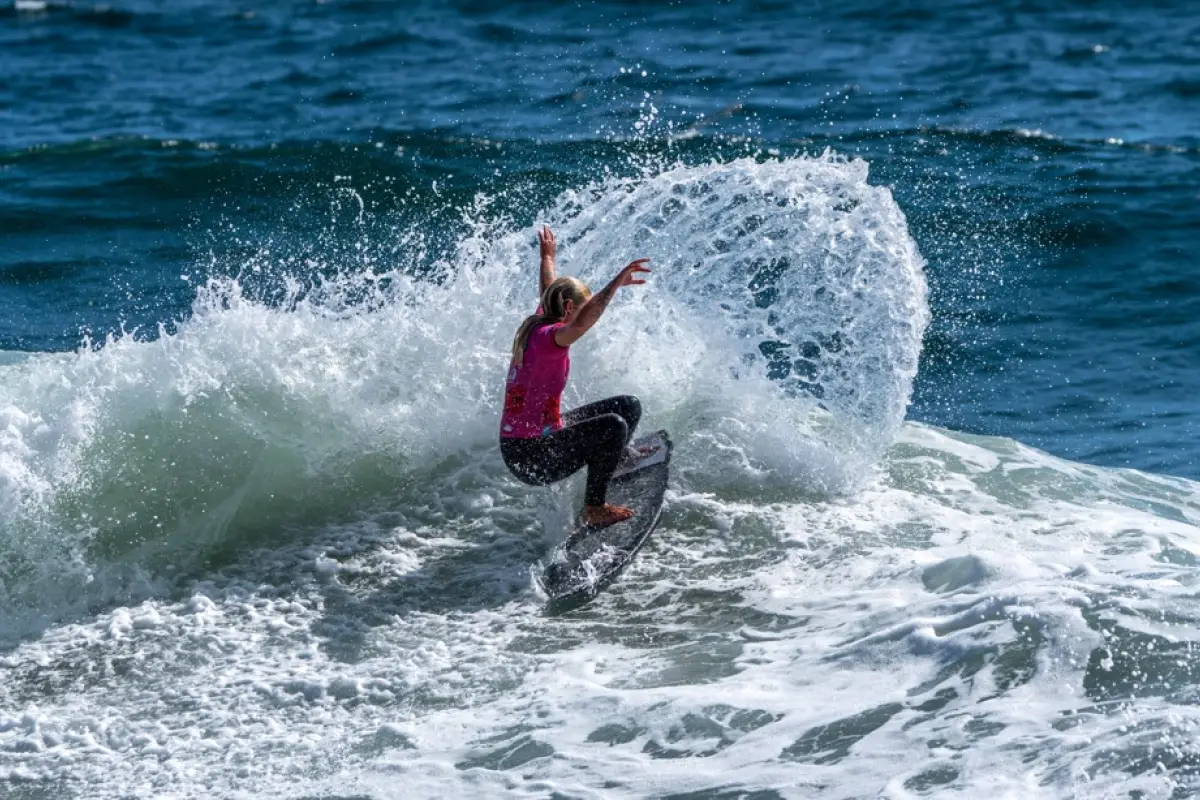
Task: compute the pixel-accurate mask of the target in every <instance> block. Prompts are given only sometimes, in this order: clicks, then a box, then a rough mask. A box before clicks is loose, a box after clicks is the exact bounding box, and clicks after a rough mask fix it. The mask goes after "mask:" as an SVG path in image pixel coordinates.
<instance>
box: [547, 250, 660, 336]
mask: <svg viewBox="0 0 1200 800" xmlns="http://www.w3.org/2000/svg"><path fill="white" fill-rule="evenodd" d="M649 261H650V259H648V258H639V259H637V260H636V261H630V262H629V263H628V264H626V265H625V267H624V268H623V269H622V270H621V271H620V272H618V273H617V277H615V278H613V279H612V280H611V281H609V283H608V285H607V286H605V287H604V288H603V289H601V290H600V291H598V292H596V293H595V294H594V295H592V296H591V297H589V298H588V299H587V301H586V302H584V304H583V305H581V306H579V310H578V311H576V312H574V313H573V314H571V315H570V317H569V318H568V321H567V324H566V325H564V326H562V327H561V328H559V329H558V330H556V331H555V332H554V342H555V344H557V345H558V346H559V347H570V346H571V345H572V344H574V343H575V342H576V341H577V340H578V339H579V337H580V336H583V335H584V334H585V333H587V332H588V330H589V329H591V327H592V326H593V325H595V324H596V321H597V320H599V319H600V316H601V315H602V314H603V313H604V309H606V308H608V304H609V301H611V300H612V299H613V295H615V294H616V293H617V289H620V288H621V287H622V286H641V285H642V284H643V283H645V282H646V279H645V278H642V277H640V276H641V275H644V274H648V273H649V272H650V270H649V268H647V267H646V264H647V263H649Z"/></svg>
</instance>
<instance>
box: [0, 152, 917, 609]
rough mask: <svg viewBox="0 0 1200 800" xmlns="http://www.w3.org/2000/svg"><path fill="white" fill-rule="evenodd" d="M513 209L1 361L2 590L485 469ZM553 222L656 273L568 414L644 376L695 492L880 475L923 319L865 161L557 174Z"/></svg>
mask: <svg viewBox="0 0 1200 800" xmlns="http://www.w3.org/2000/svg"><path fill="white" fill-rule="evenodd" d="M497 216H498V215H497ZM497 216H490V215H489V212H488V200H487V198H480V199H479V200H478V202H477V204H476V205H475V206H473V207H471V208H469V209H467V210H466V211H465V212H464V223H465V232H464V233H463V235H462V236H461V238H460V239H459V241H458V242H457V244H456V245H455V247H454V249H453V255H451V256H450V257H448V258H447V259H446V260H445V261H444V262H439V263H434V264H429V265H425V266H424V268H423V269H417V268H414V265H411V264H405V265H397V266H396V267H395V268H394V269H386V270H380V269H368V270H363V269H361V265H354V264H348V265H333V266H335V267H344V268H341V269H334V270H332V271H331V274H329V275H327V276H326V277H325V278H324V279H323V280H322V281H321V282H320V283H318V284H315V285H307V286H303V287H302V286H301V284H300V283H299V282H298V281H294V280H291V279H289V278H288V277H287V275H286V269H284V270H283V272H284V277H283V279H282V281H281V285H282V286H284V287H285V291H283V293H282V294H281V295H277V296H275V297H273V301H272V302H269V303H268V302H263V301H262V300H260V299H257V297H256V295H255V293H254V292H252V291H247V290H246V287H245V286H244V285H243V283H242V282H240V281H239V280H237V279H235V278H220V279H217V278H214V279H212V280H210V281H208V282H206V283H204V284H202V285H200V286H199V287H198V288H197V294H196V299H195V302H194V304H193V309H192V313H191V315H190V317H189V318H188V319H187V320H186V321H184V322H182V323H180V324H179V327H178V330H177V331H176V332H174V333H169V332H167V331H166V330H164V331H162V332H161V334H160V335H159V336H158V337H157V338H156V339H154V340H153V341H140V340H138V339H136V338H135V337H130V336H125V337H119V338H110V339H109V340H108V341H107V342H105V343H104V344H103V346H99V347H85V348H83V349H81V350H80V351H79V352H78V353H76V354H74V355H69V356H50V355H37V356H31V357H30V358H29V359H27V360H25V361H23V362H21V363H18V364H16V365H8V366H4V367H0V369H3V370H4V380H3V382H2V384H0V385H2V388H0V409H4V417H3V419H4V421H5V426H6V427H5V433H4V437H3V439H2V440H0V441H2V443H3V459H2V460H0V464H3V475H2V476H0V481H3V484H2V486H0V499H2V500H3V502H4V504H5V507H4V515H3V522H2V523H0V525H2V526H3V527H2V528H0V548H3V552H4V560H3V561H2V562H0V563H2V564H4V570H5V575H4V577H5V581H4V584H5V585H4V590H3V591H4V594H5V601H6V602H5V605H6V606H8V605H14V606H15V605H22V606H30V605H32V606H33V607H35V608H46V607H52V606H54V605H55V604H56V603H58V602H61V601H62V600H64V598H65V599H78V598H80V597H89V596H92V595H93V593H94V591H96V589H95V588H94V587H93V584H95V585H97V586H103V587H108V586H109V585H110V584H112V583H115V584H117V585H121V584H122V581H126V582H127V579H128V577H129V575H132V574H137V575H138V576H144V575H145V574H147V573H149V574H150V575H152V576H155V575H157V576H164V575H168V574H177V573H178V572H179V571H181V570H182V571H186V570H188V569H189V568H191V567H192V566H193V565H195V564H196V563H201V562H203V561H204V560H206V559H211V558H213V557H215V556H220V555H221V554H222V553H227V552H229V551H230V550H231V548H232V549H233V550H234V551H236V549H237V548H238V547H242V546H244V545H246V544H248V543H251V542H262V541H263V540H264V539H265V540H270V539H272V538H275V537H280V536H284V535H288V534H287V532H288V531H294V530H296V529H299V528H304V527H306V526H309V527H311V526H313V525H319V524H322V523H327V522H337V521H344V520H350V519H353V518H355V517H356V516H357V515H359V514H360V513H362V512H364V511H366V510H368V509H372V508H379V507H388V506H398V507H410V506H419V505H420V504H422V503H423V502H425V501H426V500H427V498H428V497H429V496H430V495H437V494H438V493H439V486H438V485H437V484H438V482H439V481H447V480H451V478H447V477H446V476H447V475H451V474H454V473H453V470H451V471H449V472H447V471H446V470H441V471H439V465H440V464H442V463H445V462H453V463H457V464H466V463H472V462H489V463H491V462H495V461H496V458H497V457H496V452H495V437H496V424H497V416H498V405H499V397H500V394H501V390H502V381H503V374H504V367H505V353H506V352H507V349H508V344H509V341H510V338H511V335H512V332H513V330H514V329H515V327H516V324H517V323H518V322H519V320H520V319H521V318H522V317H523V316H524V315H525V314H527V313H529V311H530V310H531V308H532V307H533V306H534V305H535V303H536V263H535V259H534V258H532V251H531V250H530V241H531V235H532V234H531V230H530V229H529V228H527V227H524V226H518V225H515V224H514V223H512V222H511V221H510V220H509V219H507V218H505V217H503V216H499V217H498V218H497ZM540 218H541V219H544V220H545V221H546V222H548V223H549V224H551V225H552V226H554V227H555V229H556V231H557V232H558V237H559V241H560V270H561V271H562V272H563V273H564V274H566V273H570V274H575V275H579V276H580V277H582V278H584V279H586V280H588V281H589V282H591V283H592V284H593V285H594V286H599V285H602V284H603V283H604V282H605V281H607V280H608V279H609V278H610V277H611V276H612V275H613V274H615V272H616V271H617V270H618V269H619V268H620V266H621V265H623V264H624V263H625V262H626V261H628V260H630V259H632V258H635V257H642V256H647V257H649V258H651V259H652V266H653V268H654V273H653V275H652V276H651V278H650V282H649V284H648V285H647V286H645V287H639V288H638V289H635V290H628V291H623V292H622V293H621V297H620V298H619V299H618V301H617V302H615V303H614V304H613V306H612V308H611V309H610V310H609V312H608V314H607V315H606V318H605V320H604V321H603V323H602V324H601V326H600V327H599V328H597V330H596V332H595V334H593V335H592V336H589V337H588V338H587V339H586V340H584V341H583V342H581V343H580V345H579V346H577V347H576V348H575V356H576V359H575V367H574V375H573V379H572V384H571V387H570V389H569V394H568V397H567V401H568V404H571V403H575V402H583V401H585V400H588V399H592V398H595V397H597V396H600V395H602V394H605V393H608V394H611V393H615V392H624V391H632V392H636V393H638V394H639V395H641V397H642V400H643V403H644V405H645V407H646V409H647V425H655V426H657V425H664V426H666V427H669V428H671V429H672V431H673V432H675V434H676V436H677V439H678V441H679V442H680V446H679V453H678V457H677V464H678V465H679V469H678V473H677V475H678V479H679V480H680V481H683V482H684V484H686V485H689V486H692V487H693V488H696V489H700V490H707V489H710V488H711V487H713V486H716V485H728V484H734V485H744V486H746V487H753V486H756V485H761V484H762V483H763V482H767V483H770V484H771V485H773V486H775V487H777V488H782V489H783V490H785V491H788V492H792V493H794V494H796V495H797V496H804V495H827V494H838V493H845V492H850V491H853V490H855V489H856V488H857V487H859V486H861V485H862V483H863V481H864V480H866V479H867V478H868V477H869V476H870V474H871V465H872V464H873V463H874V462H875V461H876V459H877V458H878V456H879V455H880V454H881V453H882V452H883V451H884V449H885V448H886V447H887V446H888V445H889V443H890V442H891V440H892V438H893V436H894V435H895V433H896V431H897V430H898V428H899V426H900V424H901V422H902V421H903V418H904V411H905V407H906V404H907V402H908V398H909V392H910V389H911V384H912V379H913V376H914V374H915V370H916V364H917V358H918V356H919V353H920V343H921V335H922V332H923V330H924V328H925V325H926V322H927V319H928V312H927V309H926V306H925V284H924V280H923V276H922V261H921V258H920V256H919V254H918V253H917V250H916V247H915V245H914V243H913V241H912V239H911V238H910V237H909V235H908V232H907V230H906V227H905V223H904V217H903V214H902V213H901V212H900V211H899V209H898V208H897V206H896V204H895V203H894V201H893V200H892V198H891V195H890V193H889V192H888V191H887V190H886V189H884V188H880V187H874V186H871V185H870V184H869V183H868V182H867V165H866V163H865V162H862V161H847V160H844V159H841V158H839V157H836V156H833V155H825V156H822V157H819V158H793V159H785V160H771V161H765V162H759V161H756V160H753V159H749V158H744V159H740V160H736V161H732V162H728V163H710V164H704V165H699V166H684V165H678V166H675V167H672V168H669V169H665V170H663V171H661V172H657V173H652V174H647V175H638V176H636V177H632V178H619V177H611V178H608V179H606V180H603V181H599V182H597V183H595V184H592V185H589V186H586V187H583V188H581V189H578V190H573V191H569V192H566V193H564V194H563V195H562V196H560V197H559V198H558V200H557V201H556V202H555V203H554V204H552V206H551V207H550V208H548V209H546V210H545V212H544V214H542V215H540ZM401 233H402V232H401ZM397 235H400V234H399V233H398V234H397ZM277 249H278V248H277V247H275V246H273V247H272V248H271V251H272V252H274V251H276V250H277ZM271 258H272V256H270V255H267V254H266V249H265V248H264V252H262V253H260V254H259V255H257V256H255V257H254V258H253V259H251V261H252V262H253V266H254V267H256V268H258V269H260V270H261V269H268V270H269V269H270V268H271ZM247 266H250V265H249V264H248V265H247ZM356 267H357V269H356ZM493 466H494V464H493ZM496 474H497V478H496V479H497V480H506V478H505V477H504V476H503V470H499V471H497V473H496ZM98 576H99V577H101V578H102V580H100V581H98V582H97V581H96V578H97V577H98ZM122 576H124V577H122ZM139 579H140V578H139ZM88 587H93V588H88ZM104 591H108V589H107V588H105V589H104Z"/></svg>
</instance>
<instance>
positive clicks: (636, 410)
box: [621, 394, 642, 428]
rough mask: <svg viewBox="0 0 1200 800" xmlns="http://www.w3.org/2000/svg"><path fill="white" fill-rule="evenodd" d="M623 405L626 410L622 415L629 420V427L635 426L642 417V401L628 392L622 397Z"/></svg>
mask: <svg viewBox="0 0 1200 800" xmlns="http://www.w3.org/2000/svg"><path fill="white" fill-rule="evenodd" d="M621 405H622V406H623V407H624V411H625V413H624V414H623V415H622V416H624V417H625V419H626V420H628V421H629V427H631V428H632V427H635V426H636V425H637V423H638V420H640V419H641V418H642V401H641V400H638V399H637V397H635V396H634V395H631V394H627V395H624V396H622V397H621Z"/></svg>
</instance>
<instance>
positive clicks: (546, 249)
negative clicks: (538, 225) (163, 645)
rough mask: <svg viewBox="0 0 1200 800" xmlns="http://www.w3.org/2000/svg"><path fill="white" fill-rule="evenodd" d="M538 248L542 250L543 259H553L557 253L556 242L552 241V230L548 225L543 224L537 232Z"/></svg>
mask: <svg viewBox="0 0 1200 800" xmlns="http://www.w3.org/2000/svg"><path fill="white" fill-rule="evenodd" d="M538 249H539V250H541V252H542V259H543V260H545V259H547V258H548V259H550V260H551V261H553V260H554V258H555V256H557V255H558V242H556V241H554V232H553V231H551V230H550V226H549V225H543V226H542V230H541V231H540V232H539V233H538Z"/></svg>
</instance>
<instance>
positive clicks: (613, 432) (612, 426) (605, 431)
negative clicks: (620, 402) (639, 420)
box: [600, 414, 629, 447]
mask: <svg viewBox="0 0 1200 800" xmlns="http://www.w3.org/2000/svg"><path fill="white" fill-rule="evenodd" d="M600 420H601V423H602V428H601V431H602V435H603V437H604V441H605V444H608V443H610V442H611V443H614V444H616V445H618V446H620V447H624V446H625V440H626V439H628V438H629V423H628V422H626V421H625V418H624V417H623V416H621V415H620V414H605V415H604V416H602V417H600Z"/></svg>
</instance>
